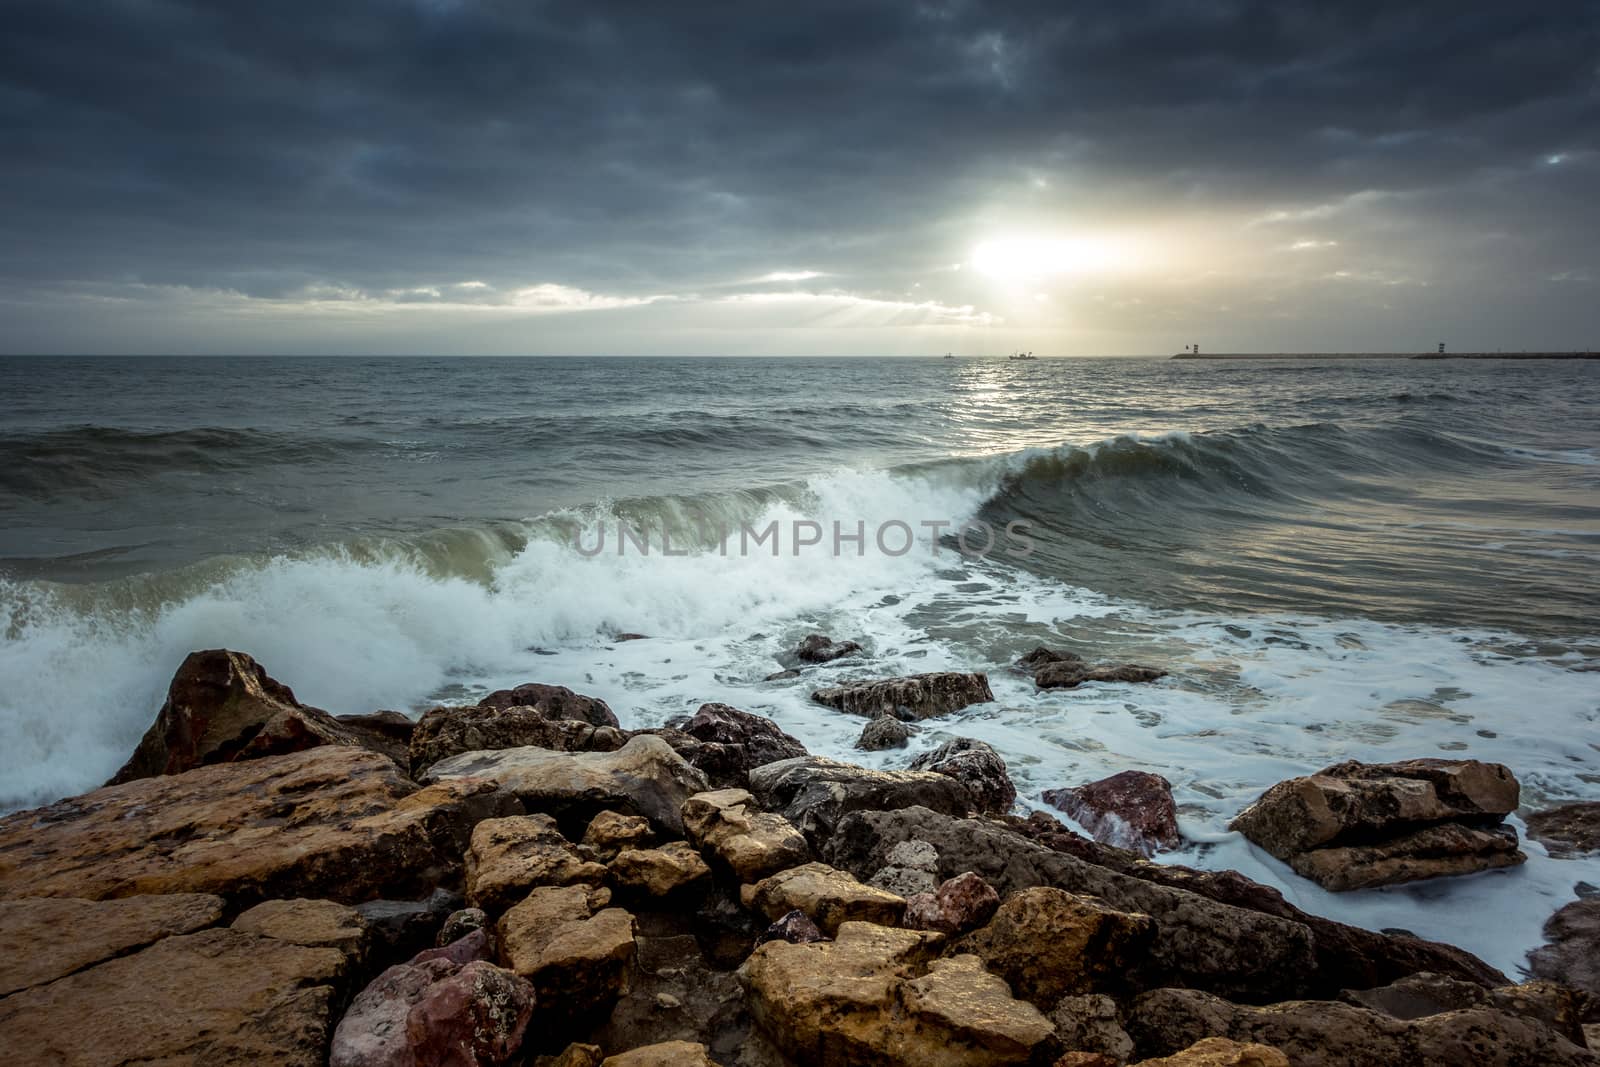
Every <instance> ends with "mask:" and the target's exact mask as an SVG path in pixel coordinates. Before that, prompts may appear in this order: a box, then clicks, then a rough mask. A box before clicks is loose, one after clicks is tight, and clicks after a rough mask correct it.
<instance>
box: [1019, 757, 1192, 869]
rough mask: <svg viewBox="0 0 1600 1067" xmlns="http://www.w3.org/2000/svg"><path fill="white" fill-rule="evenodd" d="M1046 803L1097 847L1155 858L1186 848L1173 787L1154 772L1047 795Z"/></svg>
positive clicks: (1132, 773)
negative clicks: (1090, 836) (1099, 844)
mask: <svg viewBox="0 0 1600 1067" xmlns="http://www.w3.org/2000/svg"><path fill="white" fill-rule="evenodd" d="M1044 802H1045V803H1046V804H1049V805H1050V806H1051V807H1053V808H1056V809H1058V810H1060V811H1063V812H1066V814H1067V815H1068V816H1070V817H1071V818H1072V820H1073V821H1074V822H1076V823H1077V824H1078V825H1079V826H1082V827H1083V828H1084V829H1085V830H1088V831H1089V832H1090V833H1091V834H1093V835H1094V839H1095V840H1096V841H1100V842H1103V843H1105V844H1108V845H1115V846H1117V847H1118V848H1126V849H1130V850H1132V851H1134V852H1138V853H1139V854H1140V855H1144V856H1150V855H1154V854H1155V853H1156V852H1159V851H1161V850H1163V849H1172V848H1177V847H1178V846H1179V845H1181V844H1182V843H1183V838H1182V836H1180V835H1179V833H1178V809H1177V806H1176V805H1175V804H1173V801H1172V783H1171V782H1168V781H1167V780H1166V779H1165V778H1163V777H1161V776H1160V775H1159V774H1151V773H1149V772H1148V771H1122V772H1121V773H1118V774H1113V775H1112V776H1111V777H1109V778H1102V779H1100V780H1099V781H1098V782H1090V783H1089V784H1087V785H1080V786H1074V787H1072V788H1068V789H1047V790H1045V792H1044Z"/></svg>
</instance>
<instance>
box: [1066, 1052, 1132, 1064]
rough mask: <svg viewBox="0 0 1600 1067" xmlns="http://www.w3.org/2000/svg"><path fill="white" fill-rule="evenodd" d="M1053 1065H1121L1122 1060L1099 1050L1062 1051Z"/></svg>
mask: <svg viewBox="0 0 1600 1067" xmlns="http://www.w3.org/2000/svg"><path fill="white" fill-rule="evenodd" d="M1053 1067H1122V1061H1120V1060H1117V1059H1114V1058H1112V1057H1111V1056H1107V1055H1105V1054H1104V1053H1100V1052H1063V1053H1062V1054H1061V1055H1060V1056H1059V1057H1058V1058H1057V1059H1056V1062H1055V1064H1054V1065H1053Z"/></svg>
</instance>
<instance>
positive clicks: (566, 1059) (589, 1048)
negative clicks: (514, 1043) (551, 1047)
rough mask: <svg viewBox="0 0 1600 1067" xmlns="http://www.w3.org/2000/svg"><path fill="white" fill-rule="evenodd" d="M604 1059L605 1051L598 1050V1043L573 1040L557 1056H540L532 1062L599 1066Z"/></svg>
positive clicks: (540, 1066) (541, 1066)
mask: <svg viewBox="0 0 1600 1067" xmlns="http://www.w3.org/2000/svg"><path fill="white" fill-rule="evenodd" d="M604 1059H605V1053H603V1052H601V1051H600V1046H599V1045H585V1044H582V1043H580V1042H573V1043H572V1044H570V1045H568V1046H567V1047H566V1049H565V1050H563V1051H562V1053H561V1055H559V1056H540V1057H538V1058H536V1059H535V1060H534V1061H533V1063H534V1067H600V1062H601V1061H602V1060H604Z"/></svg>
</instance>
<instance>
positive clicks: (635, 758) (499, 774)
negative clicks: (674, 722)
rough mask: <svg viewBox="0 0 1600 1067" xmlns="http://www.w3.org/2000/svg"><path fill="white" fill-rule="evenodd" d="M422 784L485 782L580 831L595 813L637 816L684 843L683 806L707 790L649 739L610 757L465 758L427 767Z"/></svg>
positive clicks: (527, 753) (519, 751)
mask: <svg viewBox="0 0 1600 1067" xmlns="http://www.w3.org/2000/svg"><path fill="white" fill-rule="evenodd" d="M427 780H428V781H430V782H451V781H457V780H475V781H487V782H490V783H493V785H494V786H495V787H497V788H498V789H500V790H501V791H503V792H506V793H509V794H511V795H513V796H515V797H516V798H517V799H518V800H520V801H522V803H523V804H524V805H525V806H526V807H527V809H528V810H529V811H538V812H545V813H548V814H551V815H554V816H556V817H557V818H558V819H562V818H565V819H570V820H573V821H576V822H578V823H579V824H586V823H587V822H589V821H591V820H592V819H593V818H594V816H595V815H596V814H597V813H598V812H600V811H602V810H612V811H618V812H621V813H623V814H629V815H642V816H644V817H645V818H647V819H649V820H650V821H651V823H652V824H653V825H655V826H657V827H659V828H661V829H662V830H665V831H666V832H667V833H669V834H670V835H671V836H673V837H681V836H683V820H682V817H681V816H680V815H679V811H680V809H681V808H682V807H683V802H684V801H686V800H688V799H689V798H690V797H691V796H693V795H694V794H695V793H703V792H705V791H706V786H707V782H706V780H705V776H704V775H702V774H701V773H700V772H699V771H697V770H695V769H694V768H693V767H691V766H689V765H688V764H687V763H685V762H684V761H683V759H682V757H680V756H679V755H678V754H677V753H676V752H674V751H672V749H671V747H669V746H668V745H667V743H666V742H665V741H663V740H661V739H660V738H659V737H649V736H637V737H634V738H632V739H631V740H629V741H628V743H627V744H626V745H623V746H622V748H620V749H618V750H617V751H615V752H551V751H548V750H546V749H541V748H507V749H501V750H499V751H496V752H464V753H462V754H461V755H459V756H451V757H450V758H449V759H446V760H442V761H440V762H439V763H436V764H434V765H433V767H432V768H431V769H430V770H429V771H428V774H427Z"/></svg>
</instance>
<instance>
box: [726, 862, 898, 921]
mask: <svg viewBox="0 0 1600 1067" xmlns="http://www.w3.org/2000/svg"><path fill="white" fill-rule="evenodd" d="M741 895H742V896H743V897H744V904H745V906H746V907H747V908H749V909H751V910H752V911H756V912H760V913H761V914H763V915H765V916H766V917H767V918H769V919H772V920H774V921H776V920H778V919H780V918H782V917H783V916H784V915H786V914H788V913H789V912H791V911H801V912H804V913H805V914H806V916H807V917H808V918H810V919H811V920H812V921H813V922H815V923H816V924H817V926H818V927H819V928H820V929H821V930H822V932H823V933H824V934H827V935H828V936H830V937H831V936H833V935H834V934H835V933H836V932H837V931H838V929H839V925H840V924H841V923H844V922H857V921H859V922H872V923H878V924H879V925H881V926H894V925H897V924H898V923H899V922H900V916H901V915H903V914H904V913H905V910H906V902H905V900H904V899H903V898H902V897H898V896H895V895H894V894H893V893H889V892H885V891H884V890H882V889H877V888H874V887H873V886H869V885H863V884H861V883H860V882H858V881H856V879H855V877H854V876H853V875H851V874H849V873H848V872H846V871H837V870H834V869H833V868H832V867H829V866H828V865H827V864H825V863H807V864H805V865H804V866H801V867H791V868H790V869H789V870H786V871H780V872H779V873H777V874H775V875H773V876H771V877H770V878H764V879H762V880H761V881H760V882H757V883H756V884H755V885H754V886H747V887H745V890H744V892H743V893H742V894H741Z"/></svg>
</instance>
